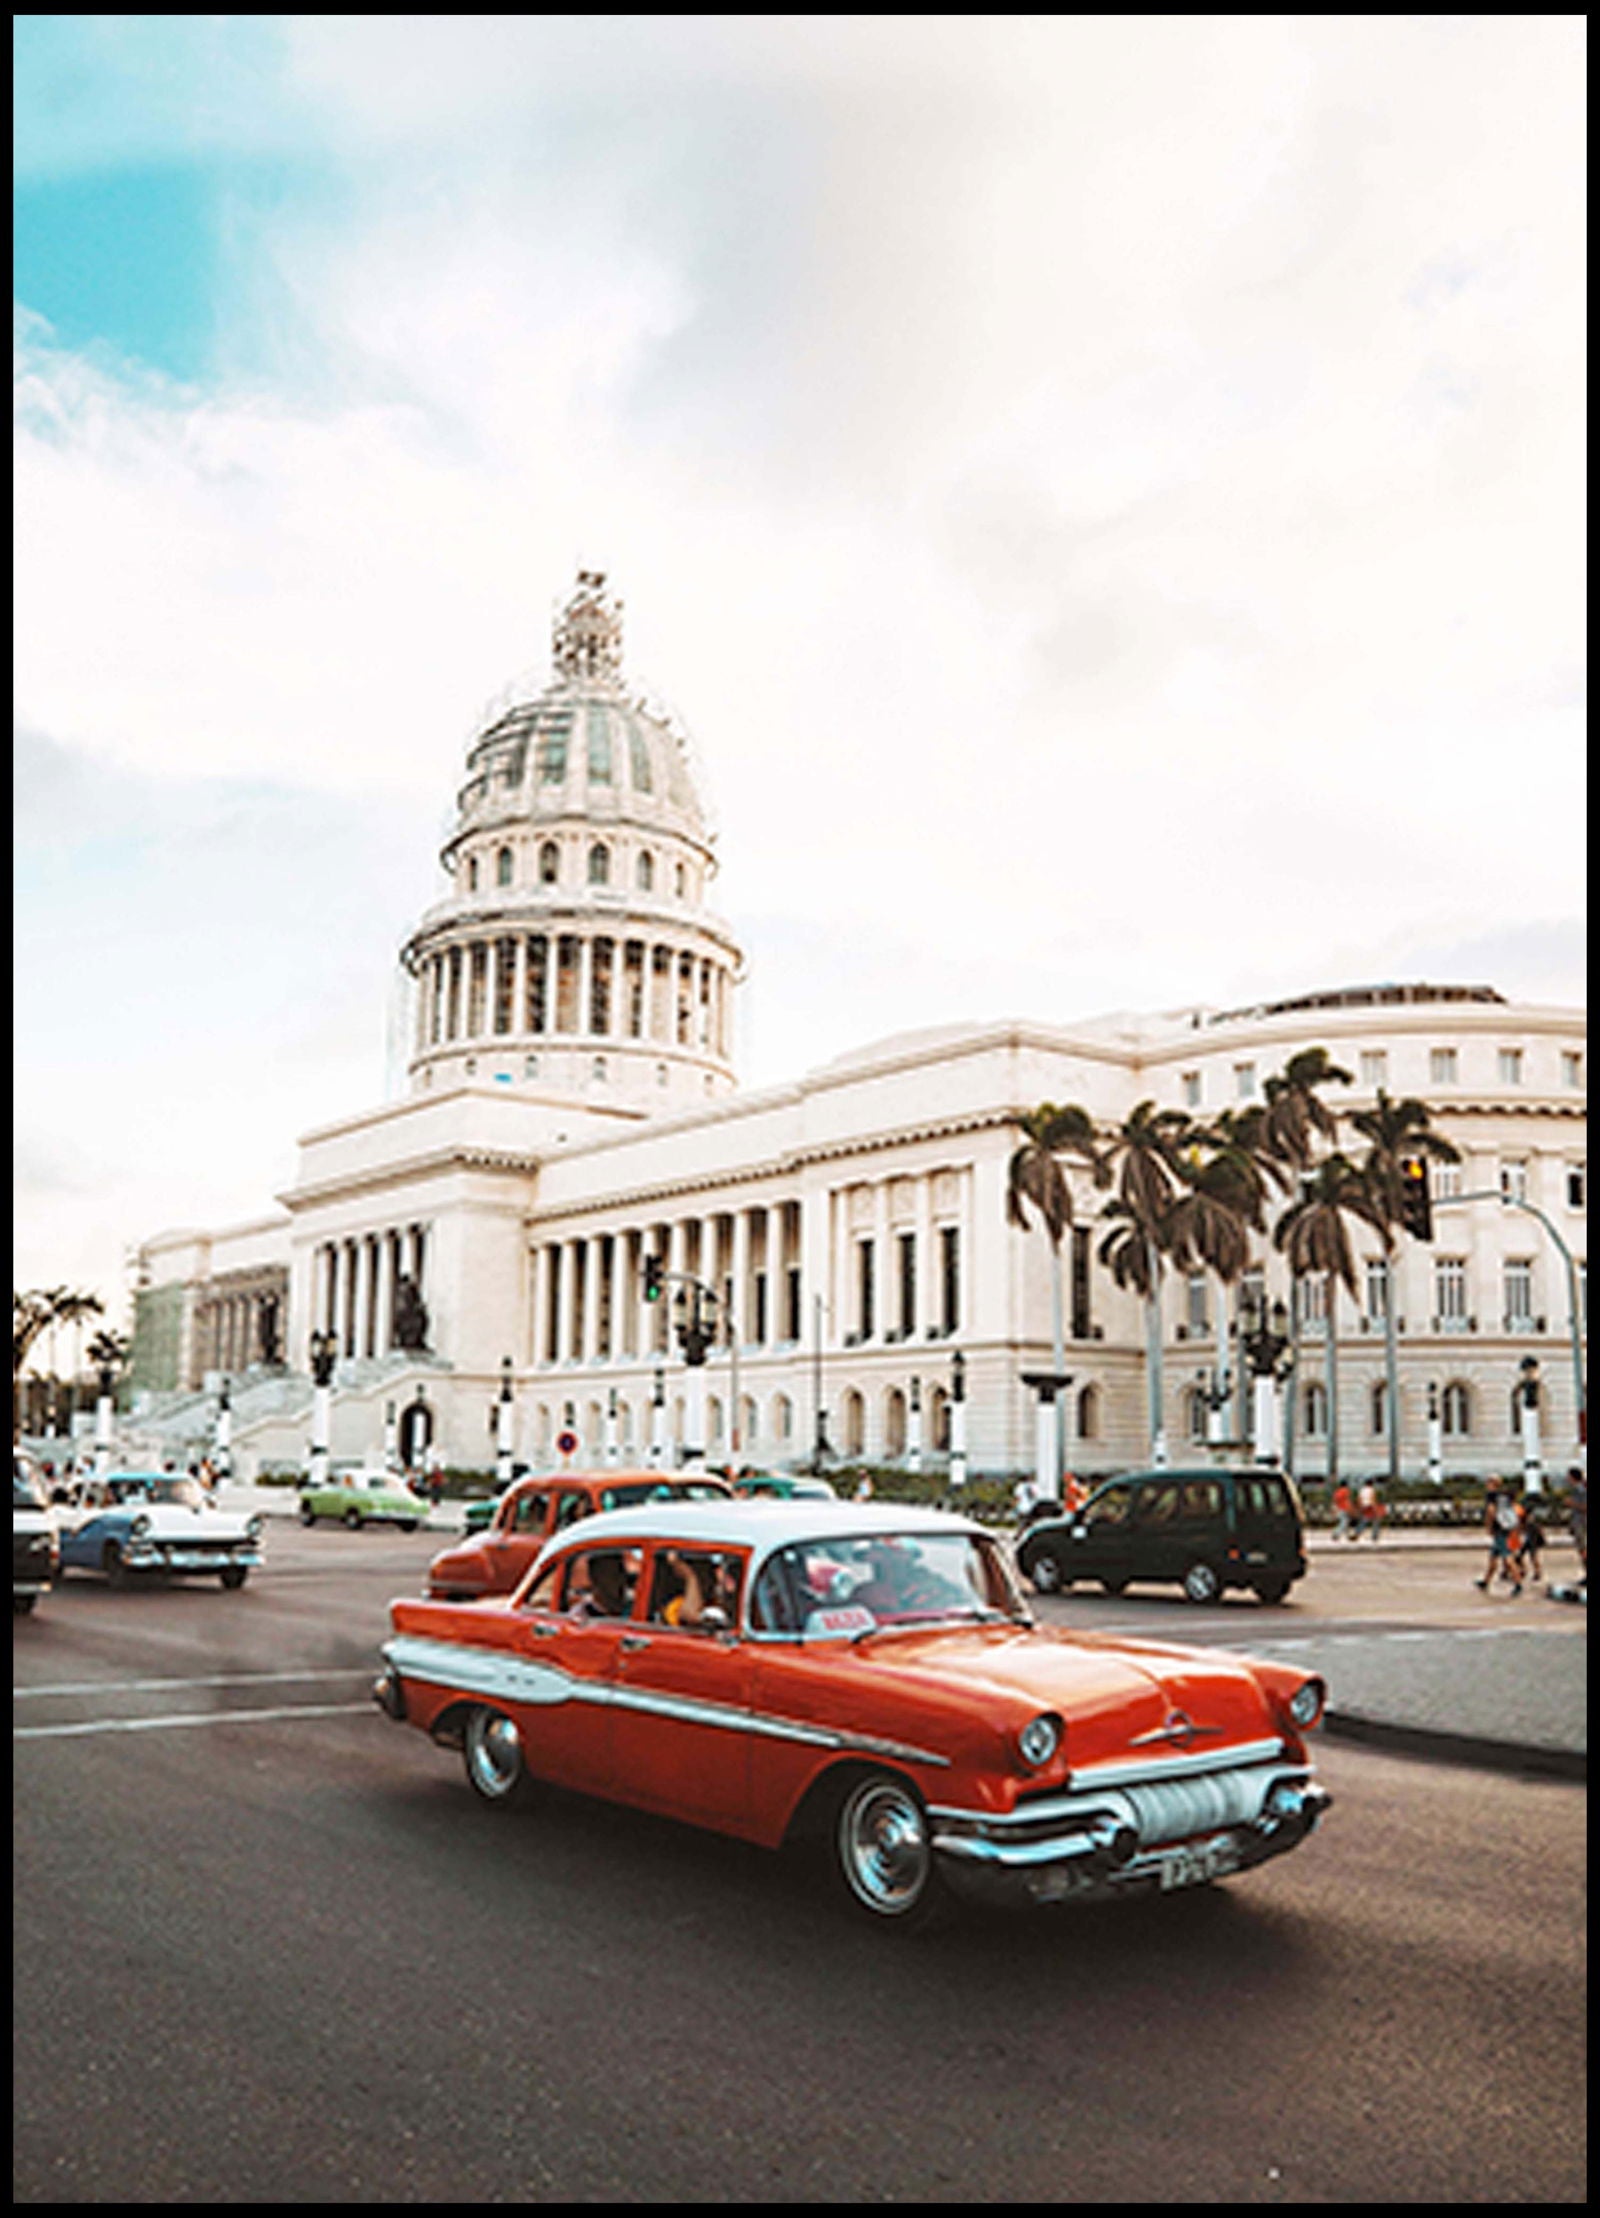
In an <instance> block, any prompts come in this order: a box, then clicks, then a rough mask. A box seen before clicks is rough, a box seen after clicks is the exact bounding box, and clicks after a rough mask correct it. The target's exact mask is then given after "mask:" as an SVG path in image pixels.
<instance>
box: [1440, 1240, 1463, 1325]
mask: <svg viewBox="0 0 1600 2218" xmlns="http://www.w3.org/2000/svg"><path fill="white" fill-rule="evenodd" d="M1433 1309H1434V1315H1435V1316H1436V1317H1437V1319H1438V1321H1439V1323H1440V1324H1441V1325H1452V1324H1464V1323H1465V1322H1466V1316H1467V1259H1466V1257H1465V1256H1464V1255H1441V1256H1436V1257H1435V1258H1434V1265H1433Z"/></svg>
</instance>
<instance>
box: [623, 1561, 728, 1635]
mask: <svg viewBox="0 0 1600 2218" xmlns="http://www.w3.org/2000/svg"><path fill="white" fill-rule="evenodd" d="M743 1581H744V1562H743V1559H742V1558H741V1557H740V1556H738V1555H735V1554H733V1553H732V1552H730V1551H729V1550H727V1549H709V1548H659V1549H657V1551H656V1555H655V1561H654V1565H653V1567H652V1572H651V1580H650V1601H649V1606H648V1609H647V1611H646V1615H647V1616H648V1617H649V1618H650V1620H651V1622H652V1623H653V1624H657V1625H673V1626H676V1627H677V1628H678V1629H679V1630H680V1631H685V1632H687V1631H689V1630H691V1629H693V1628H694V1627H696V1626H698V1625H699V1624H700V1623H701V1621H702V1619H703V1617H704V1615H705V1612H706V1611H707V1610H708V1609H718V1610H721V1611H722V1613H723V1615H724V1616H725V1618H726V1619H727V1622H728V1623H729V1624H730V1625H734V1624H737V1623H738V1616H739V1594H740V1589H741V1587H742V1584H743Z"/></svg>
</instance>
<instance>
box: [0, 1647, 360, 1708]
mask: <svg viewBox="0 0 1600 2218" xmlns="http://www.w3.org/2000/svg"><path fill="white" fill-rule="evenodd" d="M377 1668H378V1659H377V1655H376V1652H374V1655H373V1660H372V1662H371V1663H370V1664H346V1665H345V1666H344V1668H343V1670H342V1671H230V1672H219V1673H218V1674H217V1675H216V1676H215V1677H214V1678H207V1679H74V1680H68V1681H66V1682H64V1683H63V1684H62V1685H60V1686H56V1687H13V1688H12V1690H11V1695H12V1699H13V1701H16V1702H26V1701H34V1702H37V1701H39V1700H41V1699H42V1698H47V1697H49V1696H52V1695H67V1694H159V1693H165V1692H167V1691H168V1690H170V1689H171V1688H173V1687H257V1686H270V1685H272V1684H273V1682H274V1681H281V1680H292V1681H293V1682H294V1683H295V1684H297V1685H304V1684H309V1683H310V1682H311V1681H312V1680H313V1679H354V1678H357V1677H359V1676H360V1675H361V1674H363V1673H365V1672H368V1671H376V1670H377Z"/></svg>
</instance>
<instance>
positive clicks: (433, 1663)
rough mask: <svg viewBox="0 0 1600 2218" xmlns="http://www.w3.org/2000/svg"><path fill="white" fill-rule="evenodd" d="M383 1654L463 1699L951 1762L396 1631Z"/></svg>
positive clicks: (865, 1736)
mask: <svg viewBox="0 0 1600 2218" xmlns="http://www.w3.org/2000/svg"><path fill="white" fill-rule="evenodd" d="M381 1653H382V1655H383V1658H384V1661H385V1662H386V1663H388V1664H389V1665H390V1667H391V1668H392V1669H393V1670H394V1671H397V1672H398V1673H399V1674H400V1675H401V1676H402V1677H405V1676H406V1675H408V1674H409V1675H410V1676H411V1677H413V1678H417V1679H425V1680H427V1681H428V1682H429V1684H430V1685H432V1686H436V1687H448V1688H449V1689H451V1691H452V1692H456V1693H461V1694H481V1695H484V1696H486V1697H488V1698H490V1699H491V1700H498V1701H501V1702H526V1703H529V1704H532V1705H541V1704H543V1705H554V1704H557V1703H562V1702H587V1703H591V1704H594V1705H596V1706H603V1707H605V1708H608V1709H617V1710H630V1711H633V1712H635V1713H637V1714H638V1715H641V1716H646V1717H668V1718H676V1719H678V1720H679V1721H680V1723H683V1724H688V1725H707V1726H713V1727H718V1728H720V1729H721V1730H723V1731H725V1732H732V1733H747V1734H749V1735H751V1736H752V1737H753V1738H755V1739H760V1740H782V1741H796V1742H799V1743H801V1744H802V1745H804V1746H808V1747H813V1748H833V1749H839V1750H842V1751H846V1752H848V1753H851V1754H856V1755H867V1756H886V1757H889V1758H892V1759H893V1760H894V1761H896V1762H899V1763H905V1764H924V1765H927V1766H929V1767H930V1768H933V1769H936V1770H944V1769H948V1767H949V1764H950V1758H949V1757H948V1756H941V1755H939V1754H937V1753H936V1752H935V1751H934V1750H932V1749H929V1748H916V1747H913V1746H911V1745H909V1744H908V1743H906V1742H903V1741H893V1740H884V1739H881V1738H880V1737H878V1736H877V1735H876V1734H871V1733H850V1732H845V1731H842V1730H841V1729H839V1728H838V1727H835V1726H831V1725H814V1724H811V1723H809V1722H807V1721H806V1720H805V1719H803V1718H793V1717H782V1716H779V1715H777V1714H775V1713H773V1712H770V1711H764V1710H749V1709H742V1708H740V1707H739V1706H738V1705H737V1704H735V1703H730V1702H713V1701H709V1700H706V1699H705V1698H704V1697H700V1696H695V1695H682V1694H668V1693H666V1692H664V1691H662V1690H661V1689H659V1688H655V1687H641V1686H631V1685H629V1683H628V1682H627V1681H626V1680H625V1679H603V1680H602V1679H579V1678H575V1677H574V1676H573V1674H572V1673H571V1672H568V1671H563V1670H561V1669H560V1668H559V1667H558V1666H557V1665H555V1664H547V1663H534V1662H529V1661H524V1659H523V1658H522V1657H520V1656H513V1655H510V1654H508V1653H507V1652H506V1651H505V1650H502V1649H492V1648H473V1647H470V1646H468V1644H467V1643H466V1642H465V1641H454V1640H428V1639H426V1638H424V1637H422V1636H421V1635H417V1634H406V1633H401V1634H398V1635H397V1636H396V1637H395V1638H394V1639H393V1640H390V1641H386V1642H385V1643H384V1646H383V1649H382V1651H381Z"/></svg>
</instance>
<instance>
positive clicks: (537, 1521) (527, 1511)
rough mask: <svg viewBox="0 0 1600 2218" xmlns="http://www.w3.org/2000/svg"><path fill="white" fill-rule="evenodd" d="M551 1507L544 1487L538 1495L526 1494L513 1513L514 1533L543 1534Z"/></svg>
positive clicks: (512, 1525) (512, 1527)
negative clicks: (546, 1515) (547, 1512)
mask: <svg viewBox="0 0 1600 2218" xmlns="http://www.w3.org/2000/svg"><path fill="white" fill-rule="evenodd" d="M549 1507H550V1497H549V1495H548V1494H547V1493H546V1492H545V1491H544V1489H543V1488H542V1487H541V1488H540V1490H539V1491H538V1492H537V1493H536V1494H524V1495H523V1497H522V1499H521V1501H520V1502H518V1503H517V1504H516V1506H515V1508H514V1509H513V1511H512V1513H511V1530H512V1532H514V1533H542V1532H543V1531H544V1520H545V1512H546V1511H547V1510H548V1509H549Z"/></svg>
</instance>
